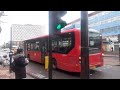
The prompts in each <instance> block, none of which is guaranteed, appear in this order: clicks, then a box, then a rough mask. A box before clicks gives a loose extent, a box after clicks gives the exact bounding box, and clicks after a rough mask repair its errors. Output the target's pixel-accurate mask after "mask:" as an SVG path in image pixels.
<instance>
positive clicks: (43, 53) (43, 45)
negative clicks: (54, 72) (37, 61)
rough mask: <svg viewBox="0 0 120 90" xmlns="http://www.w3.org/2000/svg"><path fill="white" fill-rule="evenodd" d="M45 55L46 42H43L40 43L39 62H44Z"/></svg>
mask: <svg viewBox="0 0 120 90" xmlns="http://www.w3.org/2000/svg"><path fill="white" fill-rule="evenodd" d="M46 55H47V42H43V43H42V45H41V62H42V63H43V64H44V63H45V56H46Z"/></svg>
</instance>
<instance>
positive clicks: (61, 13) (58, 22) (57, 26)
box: [55, 11, 67, 31]
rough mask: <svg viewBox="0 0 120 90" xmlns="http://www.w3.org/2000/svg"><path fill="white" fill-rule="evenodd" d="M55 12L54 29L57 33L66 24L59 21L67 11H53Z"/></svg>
mask: <svg viewBox="0 0 120 90" xmlns="http://www.w3.org/2000/svg"><path fill="white" fill-rule="evenodd" d="M55 12H56V29H57V30H58V31H61V29H62V28H64V27H65V26H66V25H67V23H66V22H65V21H64V20H62V19H61V17H63V16H64V15H65V14H66V13H67V11H55Z"/></svg>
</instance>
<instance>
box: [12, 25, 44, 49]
mask: <svg viewBox="0 0 120 90" xmlns="http://www.w3.org/2000/svg"><path fill="white" fill-rule="evenodd" d="M11 33H12V45H16V46H19V47H20V48H23V46H24V45H23V44H24V43H23V41H24V40H27V39H31V38H36V37H39V36H42V35H45V34H46V32H45V26H41V25H29V24H26V25H20V24H13V25H12V26H11Z"/></svg>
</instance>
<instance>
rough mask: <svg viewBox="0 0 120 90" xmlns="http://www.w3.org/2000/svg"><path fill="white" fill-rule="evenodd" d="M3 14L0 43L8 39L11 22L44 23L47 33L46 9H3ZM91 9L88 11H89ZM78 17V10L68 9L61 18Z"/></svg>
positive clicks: (73, 18) (67, 20) (71, 19)
mask: <svg viewBox="0 0 120 90" xmlns="http://www.w3.org/2000/svg"><path fill="white" fill-rule="evenodd" d="M4 12H5V15H7V16H2V17H1V18H0V21H3V22H4V23H1V22H0V26H1V28H2V32H1V33H0V45H2V44H4V42H8V41H10V27H11V25H12V24H22V25H24V24H32V25H44V26H45V27H46V30H45V32H46V34H48V27H49V26H48V11H4ZM91 12H93V11H89V12H88V13H91ZM78 18H80V12H79V11H68V12H67V14H66V15H65V16H64V17H63V18H62V19H64V20H65V21H66V22H67V23H69V22H71V21H73V20H75V19H78Z"/></svg>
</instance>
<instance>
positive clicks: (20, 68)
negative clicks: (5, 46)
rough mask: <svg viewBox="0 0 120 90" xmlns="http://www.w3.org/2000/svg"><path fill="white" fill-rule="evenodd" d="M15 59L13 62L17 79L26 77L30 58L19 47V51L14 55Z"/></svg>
mask: <svg viewBox="0 0 120 90" xmlns="http://www.w3.org/2000/svg"><path fill="white" fill-rule="evenodd" d="M13 59H14V61H13V63H14V64H15V66H14V72H15V78H16V79H23V78H26V65H27V64H28V60H27V59H26V58H25V56H24V55H23V50H22V49H17V52H16V54H15V55H14V56H13ZM26 60H27V61H26Z"/></svg>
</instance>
